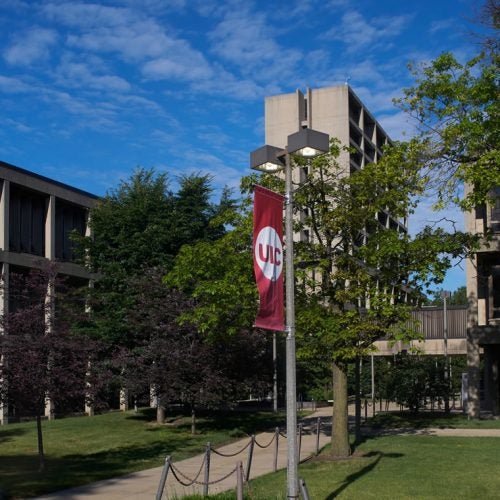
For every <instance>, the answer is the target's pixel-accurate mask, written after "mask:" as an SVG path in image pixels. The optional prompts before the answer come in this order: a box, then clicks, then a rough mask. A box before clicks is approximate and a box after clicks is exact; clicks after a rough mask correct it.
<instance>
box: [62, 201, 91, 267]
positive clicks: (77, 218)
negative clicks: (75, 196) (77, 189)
mask: <svg viewBox="0 0 500 500" xmlns="http://www.w3.org/2000/svg"><path fill="white" fill-rule="evenodd" d="M85 226H86V211H85V209H84V208H82V207H79V206H77V205H72V204H71V203H66V202H63V201H61V200H56V259H59V260H74V258H75V255H74V243H73V241H71V233H72V232H73V231H76V232H77V233H78V234H80V235H82V236H83V235H84V234H85Z"/></svg>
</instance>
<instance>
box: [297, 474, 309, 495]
mask: <svg viewBox="0 0 500 500" xmlns="http://www.w3.org/2000/svg"><path fill="white" fill-rule="evenodd" d="M299 484H300V492H301V493H302V500H309V492H308V491H307V486H306V482H305V481H304V480H303V479H300V480H299Z"/></svg>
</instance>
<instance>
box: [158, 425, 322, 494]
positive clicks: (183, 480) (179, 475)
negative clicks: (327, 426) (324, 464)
mask: <svg viewBox="0 0 500 500" xmlns="http://www.w3.org/2000/svg"><path fill="white" fill-rule="evenodd" d="M315 427H316V429H315V434H316V452H315V453H314V454H313V455H311V456H308V457H306V458H304V459H302V460H300V462H299V463H304V462H306V461H308V460H310V459H311V458H312V457H313V456H314V455H317V454H318V452H319V435H320V433H321V430H322V429H321V428H322V427H323V423H322V422H321V419H320V418H318V419H317V421H316V425H315ZM297 430H298V432H299V433H300V434H302V424H299V426H298V428H297ZM312 432H313V431H312ZM279 436H281V437H283V438H284V439H287V435H286V434H285V433H284V432H281V431H280V430H279V427H276V430H275V432H274V435H273V437H272V438H271V440H270V441H269V443H267V444H265V445H263V444H260V443H259V442H258V441H257V440H256V439H255V436H251V437H250V440H249V442H248V443H247V444H246V445H245V446H244V447H243V448H241V449H240V450H238V451H237V452H235V453H222V452H221V451H218V450H216V449H214V448H212V446H211V445H210V443H207V448H206V452H205V455H204V457H203V460H202V462H201V465H200V469H199V470H198V472H197V474H196V476H195V477H194V478H193V479H192V478H190V477H189V476H187V475H186V474H184V473H183V472H182V471H180V470H179V469H178V468H177V467H176V466H175V465H174V464H173V463H172V462H171V461H170V459H169V468H170V470H171V471H172V476H173V477H174V478H175V480H176V481H177V482H178V483H179V484H181V485H182V486H184V487H189V486H192V485H193V484H196V485H198V486H203V487H204V488H205V490H207V489H208V486H213V485H215V484H218V483H220V482H222V481H225V480H226V479H228V478H229V477H231V475H233V474H235V473H236V475H238V467H240V468H242V466H243V465H242V462H238V464H237V465H236V467H234V468H233V469H232V470H231V471H230V472H228V473H227V474H226V475H224V476H222V477H220V478H218V479H215V480H213V481H208V477H207V476H206V478H205V481H198V478H199V477H200V475H201V473H202V471H203V469H204V467H205V468H206V464H207V458H208V464H210V452H213V453H215V454H216V455H218V456H220V457H223V458H233V457H236V456H237V455H239V454H240V453H243V452H244V451H245V450H247V449H248V448H249V447H251V450H250V452H249V457H248V462H247V467H248V469H249V468H250V466H251V461H252V455H253V444H256V445H257V446H258V447H259V448H261V449H265V448H268V447H269V446H271V445H272V444H273V443H274V442H275V441H276V445H275V446H276V453H275V455H276V456H275V459H274V460H275V466H274V469H275V470H276V459H277V448H278V438H279ZM249 475H250V471H249V470H247V473H246V474H245V476H246V477H245V479H246V481H247V482H248V479H249ZM247 484H248V483H247ZM162 489H163V488H162Z"/></svg>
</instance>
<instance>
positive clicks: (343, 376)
mask: <svg viewBox="0 0 500 500" xmlns="http://www.w3.org/2000/svg"><path fill="white" fill-rule="evenodd" d="M332 375H333V419H332V456H333V457H334V458H347V457H348V456H349V455H350V454H351V448H350V446H349V428H348V419H347V373H346V371H345V369H342V368H341V367H340V366H339V365H338V364H336V363H333V365H332Z"/></svg>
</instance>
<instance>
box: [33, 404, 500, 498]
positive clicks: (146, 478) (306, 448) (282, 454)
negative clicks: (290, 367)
mask: <svg viewBox="0 0 500 500" xmlns="http://www.w3.org/2000/svg"><path fill="white" fill-rule="evenodd" d="M353 410H354V408H353V406H352V405H350V407H349V415H350V418H349V420H350V423H351V424H352V422H353V418H352V417H353V413H354V411H353ZM318 418H319V419H320V422H321V426H320V429H321V433H320V437H319V447H320V448H322V447H323V446H324V445H325V444H327V443H328V442H329V441H330V436H331V421H332V407H331V406H330V407H325V408H320V409H319V410H317V411H316V412H315V413H313V414H312V415H311V416H309V417H307V418H304V419H302V420H301V422H302V424H303V434H302V440H301V443H302V445H301V453H300V458H301V460H304V459H306V458H307V457H310V456H312V455H313V454H314V453H315V451H316V422H317V419H318ZM362 432H363V434H364V435H366V436H370V435H371V436H375V435H396V434H397V435H408V436H411V435H429V436H462V437H498V438H500V429H458V428H457V429H446V428H445V429H438V428H427V429H411V428H410V429H408V428H404V429H369V428H363V430H362ZM273 437H274V433H272V432H264V433H261V434H258V435H256V436H255V439H256V443H258V444H260V445H261V446H263V447H264V446H265V448H261V447H259V446H258V445H257V444H256V445H255V447H254V453H253V459H252V465H251V471H250V478H251V479H252V478H255V477H258V476H262V475H264V474H268V473H270V472H272V471H273V467H274V453H275V451H274V450H275V443H274V442H273V443H272V444H271V445H270V446H266V445H268V444H269V443H270V442H271V440H273ZM249 441H250V438H245V439H241V440H239V441H237V442H235V443H232V444H229V445H226V446H222V447H220V448H217V451H218V452H220V453H222V454H224V455H232V454H235V453H237V452H239V451H241V450H243V451H242V452H241V453H239V454H238V455H237V456H235V457H221V456H219V455H217V454H216V453H215V452H212V453H211V457H210V477H209V482H214V483H215V484H212V485H210V486H209V494H211V493H219V492H221V491H227V490H233V489H235V488H236V473H235V472H234V471H235V468H236V465H237V463H238V462H240V461H241V462H243V470H244V471H245V470H246V467H247V460H248V443H249ZM278 443H279V447H278V469H282V468H285V467H286V460H287V447H286V443H287V440H286V438H283V437H281V436H280V437H279V441H278ZM203 458H204V455H203V454H201V455H197V456H195V457H192V458H188V459H186V460H181V461H179V462H176V461H175V456H173V457H172V459H173V463H174V467H175V468H176V470H178V471H180V475H179V474H178V476H179V479H180V480H181V481H183V482H190V481H189V479H193V478H195V477H196V476H197V474H198V473H199V472H200V469H201V472H200V475H199V477H198V481H199V482H200V483H201V482H203V472H204V471H203V468H202V465H203ZM231 471H233V473H231ZM161 472H162V467H156V468H154V469H147V470H144V471H139V472H134V473H132V474H128V475H126V476H121V477H115V478H112V479H107V480H104V481H99V482H97V483H91V484H88V485H85V486H80V487H78V488H72V489H69V490H64V491H60V492H56V493H52V494H49V495H45V496H43V497H38V498H39V500H42V499H43V500H51V499H53V500H61V499H65V500H88V499H93V500H115V499H116V500H118V499H123V498H130V499H134V500H143V499H144V500H152V499H154V498H155V496H156V492H157V489H158V484H159V481H160V477H161ZM228 474H230V475H229V476H228V477H227V478H225V479H223V480H220V479H221V478H224V476H226V475H228ZM183 476H186V477H185V478H184V477H183ZM186 478H189V479H186ZM195 493H198V494H202V493H203V486H202V485H196V484H193V485H192V486H187V487H185V486H182V485H181V484H180V483H179V482H178V481H177V480H176V479H175V478H174V475H173V474H172V471H170V472H169V474H168V479H167V484H166V487H165V491H164V495H163V498H182V497H183V496H185V495H188V494H195Z"/></svg>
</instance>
